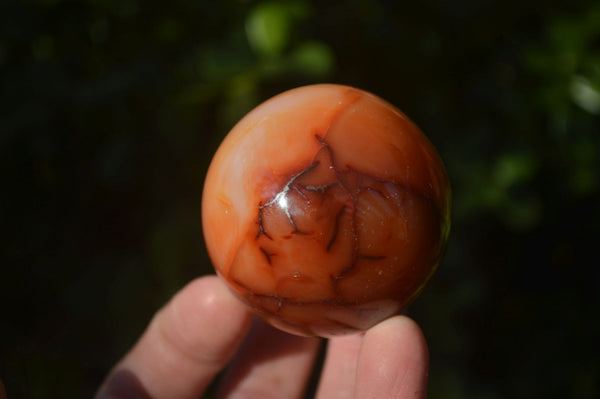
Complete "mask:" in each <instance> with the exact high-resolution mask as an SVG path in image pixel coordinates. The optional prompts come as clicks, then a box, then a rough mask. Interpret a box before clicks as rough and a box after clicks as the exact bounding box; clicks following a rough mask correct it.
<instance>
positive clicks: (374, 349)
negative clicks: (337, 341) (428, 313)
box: [356, 316, 429, 398]
mask: <svg viewBox="0 0 600 399" xmlns="http://www.w3.org/2000/svg"><path fill="white" fill-rule="evenodd" d="M428 370H429V352H428V349H427V343H426V341H425V337H424V335H423V332H422V331H421V328H420V327H419V326H418V325H417V323H416V322H415V321H414V320H412V319H410V318H409V317H406V316H395V317H392V318H389V319H387V320H385V321H383V322H381V323H379V324H378V325H376V326H375V327H373V328H371V329H370V330H369V331H367V333H366V334H365V337H364V340H363V345H362V347H361V351H360V354H359V361H358V370H357V386H356V394H357V397H361V398H384V397H401V398H425V397H426V391H427V374H428Z"/></svg>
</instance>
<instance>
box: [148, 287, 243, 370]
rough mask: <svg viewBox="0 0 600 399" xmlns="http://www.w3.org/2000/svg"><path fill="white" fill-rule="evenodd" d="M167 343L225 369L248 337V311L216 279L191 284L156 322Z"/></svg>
mask: <svg viewBox="0 0 600 399" xmlns="http://www.w3.org/2000/svg"><path fill="white" fill-rule="evenodd" d="M155 321H156V323H157V328H158V329H159V331H160V332H161V334H163V336H164V337H165V339H167V340H169V341H171V342H172V343H173V344H174V345H175V346H177V347H179V349H180V350H181V351H182V352H186V353H189V354H190V355H192V356H197V357H198V359H197V360H198V361H201V362H203V363H205V364H210V363H213V364H214V365H215V366H216V367H222V366H224V365H225V363H226V362H227V361H228V360H229V358H230V357H231V356H232V355H233V353H234V352H235V349H236V348H237V345H232V343H239V342H241V340H242V339H243V337H244V336H245V335H246V333H247V331H248V329H249V327H250V322H251V315H250V313H249V312H248V310H247V308H246V307H245V306H244V305H243V304H242V303H241V302H240V301H239V300H238V299H237V298H235V297H234V296H233V294H232V293H231V292H230V291H229V289H228V288H227V287H226V286H225V285H224V284H223V283H222V282H221V280H220V279H219V278H218V277H217V276H205V277H200V278H197V279H195V280H193V281H192V282H190V283H188V285H186V286H185V287H184V288H183V289H182V290H181V291H180V292H179V293H178V294H176V295H175V296H174V297H173V299H172V300H171V301H170V302H169V303H168V304H167V306H166V307H165V308H163V309H162V310H161V311H160V312H159V314H158V315H157V317H156V318H155Z"/></svg>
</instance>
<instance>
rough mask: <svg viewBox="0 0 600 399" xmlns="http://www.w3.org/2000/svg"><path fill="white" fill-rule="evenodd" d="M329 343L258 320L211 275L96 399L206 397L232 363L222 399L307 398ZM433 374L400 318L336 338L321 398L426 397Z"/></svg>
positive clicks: (155, 326)
mask: <svg viewBox="0 0 600 399" xmlns="http://www.w3.org/2000/svg"><path fill="white" fill-rule="evenodd" d="M319 343H320V339H318V338H303V337H298V336H293V335H289V334H287V333H284V332H281V331H279V330H276V329H275V328H273V327H270V326H268V325H267V324H265V323H263V322H262V321H258V320H255V321H254V322H252V317H251V315H250V313H249V312H248V311H247V310H246V308H245V307H244V305H243V304H241V303H240V302H239V301H238V300H237V299H236V298H235V297H234V296H233V295H232V294H231V293H230V292H229V291H228V289H227V288H226V287H225V285H224V284H223V283H222V282H221V281H220V280H219V279H218V278H217V277H215V276H207V277H202V278H199V279H197V280H195V281H193V282H191V283H190V284H189V285H187V286H186V287H185V288H183V289H182V290H181V291H180V292H179V293H178V294H177V295H175V297H174V298H173V299H172V300H171V301H170V302H169V303H168V304H167V305H166V306H165V307H164V308H163V309H161V310H160V311H159V312H158V313H157V314H156V316H155V317H154V318H153V320H152V321H151V323H150V325H149V326H148V328H147V330H146V331H145V332H144V334H143V335H142V337H141V338H140V340H139V341H138V342H137V343H136V344H135V346H134V347H133V349H132V350H131V351H130V352H129V353H128V354H127V355H126V356H125V357H124V358H123V359H122V360H121V361H120V362H119V363H118V364H117V365H116V366H115V368H114V369H113V370H112V371H111V373H110V374H109V375H108V377H107V379H106V380H105V382H104V383H103V385H102V386H101V387H100V389H99V391H98V393H97V394H96V398H97V399H106V398H197V397H199V396H200V395H201V394H202V393H203V392H204V391H205V390H206V388H207V387H208V385H209V384H210V383H211V381H212V380H213V378H214V377H215V376H216V375H217V374H218V373H219V372H220V371H221V370H222V369H223V368H225V367H226V366H227V365H229V366H228V369H227V371H226V373H225V374H224V377H223V379H222V381H221V383H220V386H219V388H218V393H217V397H219V398H242V397H243V398H300V397H302V395H303V393H304V391H305V388H306V383H307V380H308V378H309V376H310V373H311V370H312V368H313V365H314V361H315V357H316V353H317V350H318V347H319ZM427 370H428V354H427V345H426V343H425V339H424V337H423V334H422V333H421V330H420V329H419V327H418V326H417V325H416V324H415V322H414V321H412V320H411V319H409V318H408V317H405V316H395V317H392V318H390V319H388V320H386V321H383V322H382V323H380V324H378V325H376V326H374V327H373V328H371V329H370V330H368V331H367V332H365V333H362V334H356V335H349V336H341V337H336V338H332V339H330V340H329V345H328V348H327V354H326V358H325V364H324V365H323V372H322V374H321V378H320V382H319V386H318V388H317V393H316V397H317V398H326V399H336V398H340V399H341V398H377V399H381V398H425V396H426V385H427Z"/></svg>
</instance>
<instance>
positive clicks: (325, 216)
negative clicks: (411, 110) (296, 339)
mask: <svg viewBox="0 0 600 399" xmlns="http://www.w3.org/2000/svg"><path fill="white" fill-rule="evenodd" d="M202 211H203V227H204V236H205V240H206V244H207V247H208V251H209V254H210V256H211V259H212V261H213V264H214V266H215V268H216V270H217V273H218V274H219V275H220V276H221V277H222V278H223V279H224V280H225V281H226V282H227V283H228V285H229V287H230V288H231V289H232V291H233V292H234V294H235V295H236V296H238V298H240V299H241V300H242V301H244V302H245V303H246V304H247V305H249V306H250V308H251V309H253V311H254V312H255V313H256V314H258V315H259V316H261V317H262V318H263V319H264V320H266V321H268V322H269V323H270V324H272V325H274V326H276V327H278V328H280V329H282V330H284V331H287V332H291V333H294V334H299V335H306V336H314V335H318V336H324V337H332V336H336V335H340V334H346V333H352V332H356V331H364V330H367V329H368V328H370V327H372V326H373V325H375V324H377V323H378V322H380V321H382V320H384V319H386V318H388V317H391V316H392V315H394V314H397V313H398V312H399V311H400V310H401V309H403V308H404V307H406V305H408V304H409V303H410V302H411V301H412V300H413V299H414V298H415V297H416V296H417V295H418V293H419V292H420V291H421V290H422V289H423V287H424V286H425V284H426V282H427V281H428V280H429V278H430V277H431V275H432V274H433V272H434V271H435V269H436V268H437V265H438V264H439V261H440V258H441V256H442V254H443V251H444V247H445V243H446V240H447V237H448V232H449V227H450V188H449V183H448V179H447V176H446V173H445V170H444V167H443V165H442V163H441V161H440V159H439V157H438V155H437V154H436V151H435V149H434V148H433V146H432V145H431V144H430V143H429V141H428V140H427V138H426V137H425V136H424V135H423V134H422V133H421V131H420V130H419V129H418V128H417V127H416V125H414V124H413V123H412V122H411V121H410V120H409V119H408V118H407V117H406V116H405V115H404V114H402V113H401V112H400V111H399V110H398V109H397V108H395V107H393V106H392V105H390V104H389V103H387V102H385V101H384V100H382V99H380V98H378V97H376V96H374V95H372V94H369V93H367V92H364V91H361V90H358V89H355V88H351V87H347V86H339V85H315V86H306V87H302V88H298V89H294V90H290V91H288V92H285V93H283V94H281V95H279V96H276V97H274V98H272V99H271V100H269V101H267V102H265V103H263V104H262V105H260V106H259V107H257V108H256V109H254V110H253V111H252V112H250V113H249V114H248V115H247V116H246V117H244V118H243V119H242V120H241V121H240V122H239V123H238V124H237V125H236V126H235V127H234V128H233V129H232V131H231V132H230V133H229V135H228V136H227V137H226V138H225V140H224V141H223V143H222V144H221V146H220V148H219V150H218V151H217V153H216V154H215V157H214V158H213V161H212V163H211V166H210V168H209V171H208V174H207V177H206V182H205V187H204V196H203V204H202Z"/></svg>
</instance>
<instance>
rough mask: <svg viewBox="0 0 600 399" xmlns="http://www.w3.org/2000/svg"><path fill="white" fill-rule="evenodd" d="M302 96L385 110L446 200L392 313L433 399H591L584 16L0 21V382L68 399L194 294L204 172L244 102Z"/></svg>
mask: <svg viewBox="0 0 600 399" xmlns="http://www.w3.org/2000/svg"><path fill="white" fill-rule="evenodd" d="M318 82H336V83H344V84H349V85H355V86H358V87H361V88H363V89H366V90H369V91H372V92H374V93H376V94H378V95H380V96H382V97H383V98H385V99H387V100H388V101H390V102H392V103H394V104H396V105H397V106H398V107H400V108H401V109H402V110H404V111H405V113H407V114H408V115H409V116H410V117H411V118H412V119H413V120H414V121H415V122H417V124H419V125H420V126H421V127H422V129H423V130H424V131H425V132H426V134H427V135H428V136H429V137H430V139H431V140H432V142H433V143H434V144H435V145H436V146H437V148H438V150H439V152H440V154H441V156H442V158H443V159H444V161H445V163H446V166H447V169H448V173H449V175H450V178H451V181H452V185H453V190H454V214H453V230H452V233H451V239H450V243H449V247H448V251H447V254H446V257H445V260H444V262H443V264H442V266H441V267H440V270H439V272H438V273H437V274H436V276H435V277H434V278H433V280H432V282H431V284H430V286H429V287H428V289H427V290H426V291H425V292H424V294H423V295H422V296H421V298H419V300H418V301H417V302H416V303H415V304H414V305H413V307H412V308H411V310H410V314H411V315H412V316H413V317H414V318H415V319H416V320H417V321H418V322H419V323H420V325H421V326H422V328H423V330H424V332H425V335H426V336H427V339H428V342H429V345H430V352H431V372H430V385H429V391H430V397H431V398H485V399H494V398H534V397H535V398H598V397H600V362H599V353H600V344H599V338H600V312H599V308H600V306H599V305H600V273H599V271H598V264H599V262H598V260H597V254H598V249H599V247H600V242H599V240H600V195H599V187H600V183H599V182H600V176H599V175H600V118H599V115H600V3H599V2H597V1H571V2H566V1H562V2H548V1H538V0H534V1H527V0H518V1H517V0H504V1H499V0H469V1H441V0H423V1H419V2H416V1H411V2H405V1H358V0H354V1H337V2H319V3H317V2H316V1H315V2H300V1H298V2H284V1H271V2H258V1H214V2H213V1H202V0H194V1H192V0H175V1H168V2H167V1H153V2H149V1H145V2H143V1H137V0H88V1H60V0H38V1H34V0H29V1H22V2H9V3H7V2H1V3H0V92H1V97H0V101H1V106H0V113H1V114H0V187H2V188H1V190H0V218H1V219H0V224H1V226H2V229H1V234H2V236H1V237H0V245H1V248H0V251H1V252H0V253H1V256H2V257H1V265H0V377H1V378H2V379H3V380H4V381H5V384H6V385H7V389H8V393H9V397H11V398H50V397H89V396H91V395H92V393H93V391H94V390H95V389H96V387H97V386H98V384H99V383H100V382H101V380H102V378H103V376H104V375H105V373H106V372H107V371H108V370H109V368H110V367H111V365H112V364H114V362H115V361H116V360H117V359H118V358H119V357H120V356H121V355H122V354H123V353H124V352H125V351H126V350H127V348H128V347H130V346H131V345H132V344H133V342H134V341H135V339H136V337H137V336H138V335H139V334H140V333H141V332H142V331H143V329H144V327H145V325H146V323H147V322H148V321H149V319H150V317H151V316H152V314H153V313H154V312H155V311H156V310H157V309H158V308H159V307H160V306H161V305H162V304H163V303H164V302H165V301H167V300H168V298H169V297H170V296H171V295H172V294H173V293H174V292H175V291H176V290H178V289H179V288H181V287H182V286H183V285H184V284H185V283H186V282H188V281H190V280H191V279H193V278H194V277H196V276H199V275H202V274H206V273H212V269H211V265H210V261H209V259H208V257H207V254H206V252H205V249H204V244H203V240H202V232H201V215H200V203H201V192H202V184H203V179H204V174H205V172H206V169H207V167H208V163H209V161H210V158H211V156H212V154H213V153H214V151H215V150H216V148H217V146H218V144H219V142H220V140H221V139H222V138H223V137H224V135H225V134H226V133H227V132H228V130H229V129H230V128H231V127H232V126H233V124H234V123H235V122H236V121H237V120H238V119H239V118H240V117H241V116H242V115H243V114H245V113H246V112H248V111H249V110H250V109H251V108H252V107H254V106H255V105H257V104H258V103H259V102H261V101H262V100H264V99H266V98H268V97H270V96H272V95H274V94H276V93H278V92H280V91H283V90H286V89H289V88H292V87H295V86H299V85H303V84H309V83H318Z"/></svg>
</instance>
